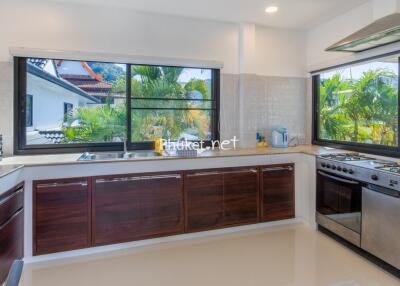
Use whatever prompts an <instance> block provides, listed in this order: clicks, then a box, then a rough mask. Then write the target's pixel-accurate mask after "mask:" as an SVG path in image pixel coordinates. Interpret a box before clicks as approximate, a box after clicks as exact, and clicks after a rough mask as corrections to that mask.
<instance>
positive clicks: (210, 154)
mask: <svg viewBox="0 0 400 286" xmlns="http://www.w3.org/2000/svg"><path fill="white" fill-rule="evenodd" d="M336 152H337V153H340V152H345V151H344V150H337V149H332V148H326V147H321V146H316V145H299V146H296V147H289V148H248V149H236V150H224V151H222V150H217V151H216V150H213V151H204V152H202V153H201V154H200V155H198V156H197V157H174V156H160V157H148V158H132V159H128V160H124V159H117V160H104V161H99V160H96V161H77V160H78V158H79V157H80V156H81V155H82V153H73V154H54V155H25V156H11V157H6V158H3V160H2V161H0V177H1V174H2V173H3V172H2V169H4V173H6V172H12V170H13V169H15V170H16V169H18V168H21V166H51V165H67V164H96V163H115V162H118V163H122V162H136V161H137V162H140V161H160V160H184V159H196V158H217V157H235V156H259V155H277V154H291V153H304V154H308V155H315V156H318V155H322V154H328V153H336Z"/></svg>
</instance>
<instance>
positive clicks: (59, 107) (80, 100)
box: [26, 61, 98, 144]
mask: <svg viewBox="0 0 400 286" xmlns="http://www.w3.org/2000/svg"><path fill="white" fill-rule="evenodd" d="M49 62H50V63H52V61H49ZM27 71H28V72H27V85H26V86H27V90H26V94H27V98H28V97H31V100H32V107H31V108H32V110H31V111H28V110H27V113H28V112H31V114H32V115H31V122H30V123H31V124H27V143H28V144H46V143H54V142H51V141H49V140H48V139H46V137H45V136H43V135H41V134H39V132H41V133H43V132H45V131H60V130H61V128H62V124H63V122H64V118H65V106H66V104H68V105H69V106H70V107H72V108H77V107H83V106H90V105H94V104H97V103H98V100H97V99H96V98H94V97H92V96H90V95H88V94H87V93H86V92H84V91H83V90H81V89H79V88H78V87H76V86H74V85H72V84H70V83H69V82H67V81H65V80H63V79H61V78H58V77H57V76H56V74H54V72H55V70H54V69H53V70H51V65H49V64H46V65H45V67H44V68H43V69H41V68H39V67H37V66H34V65H32V64H30V63H28V64H27ZM52 71H53V72H52ZM28 108H30V107H28ZM28 125H29V126H28Z"/></svg>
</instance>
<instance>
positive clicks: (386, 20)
mask: <svg viewBox="0 0 400 286" xmlns="http://www.w3.org/2000/svg"><path fill="white" fill-rule="evenodd" d="M397 41H400V13H395V14H391V15H389V16H386V17H383V18H381V19H379V20H376V21H375V22H373V23H372V24H370V25H368V26H366V27H365V28H363V29H361V30H359V31H358V32H355V33H354V34H352V35H350V36H348V37H347V38H344V39H343V40H341V41H339V42H338V43H336V44H333V45H332V46H330V47H329V48H327V49H326V51H342V52H362V51H365V50H369V49H373V48H376V47H379V46H383V45H387V44H390V43H394V42H397Z"/></svg>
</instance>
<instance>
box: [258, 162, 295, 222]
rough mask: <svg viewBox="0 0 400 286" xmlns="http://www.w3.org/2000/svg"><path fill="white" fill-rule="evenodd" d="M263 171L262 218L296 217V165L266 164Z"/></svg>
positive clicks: (273, 219)
mask: <svg viewBox="0 0 400 286" xmlns="http://www.w3.org/2000/svg"><path fill="white" fill-rule="evenodd" d="M261 172H262V182H261V191H262V213H261V217H262V220H263V221H275V220H283V219H289V218H294V216H295V204H294V166H293V165H292V164H291V165H273V166H266V167H263V168H262V169H261Z"/></svg>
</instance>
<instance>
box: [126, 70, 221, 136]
mask: <svg viewBox="0 0 400 286" xmlns="http://www.w3.org/2000/svg"><path fill="white" fill-rule="evenodd" d="M131 73H132V79H131V82H132V91H131V92H132V93H131V96H132V102H131V107H132V138H131V139H132V141H133V142H140V141H151V140H153V139H154V137H155V136H162V137H163V138H164V139H170V140H178V139H187V140H191V141H198V140H211V139H212V132H211V130H212V128H211V126H212V114H214V112H213V111H212V109H215V101H214V98H212V70H211V69H195V68H179V67H162V66H142V65H133V66H132V67H131ZM181 109H182V110H181Z"/></svg>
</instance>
